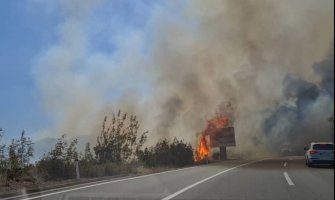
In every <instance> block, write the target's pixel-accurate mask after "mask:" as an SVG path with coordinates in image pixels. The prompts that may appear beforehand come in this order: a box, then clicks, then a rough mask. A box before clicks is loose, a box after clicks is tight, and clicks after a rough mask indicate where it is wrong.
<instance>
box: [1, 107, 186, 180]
mask: <svg viewBox="0 0 335 200" xmlns="http://www.w3.org/2000/svg"><path fill="white" fill-rule="evenodd" d="M139 129H140V124H139V122H138V120H137V118H136V116H135V115H128V114H127V113H122V112H121V111H118V112H117V113H116V114H113V115H112V117H111V119H110V120H109V119H108V118H107V117H105V118H104V120H103V123H102V128H101V132H100V133H99V135H98V136H97V141H96V143H95V146H93V147H92V145H91V144H90V143H87V144H86V145H85V149H84V151H83V152H79V151H78V147H77V146H78V142H79V141H78V139H76V138H75V139H69V138H67V136H66V135H62V136H61V137H60V138H58V140H57V142H56V144H54V146H53V147H52V148H51V149H50V151H49V152H46V153H45V154H44V155H43V156H42V157H41V158H40V159H39V160H38V161H36V162H35V164H32V162H31V159H32V158H33V156H34V148H33V145H34V143H33V142H32V141H31V139H30V138H27V137H26V134H25V132H24V131H23V132H22V133H21V137H20V138H19V139H17V140H15V139H13V140H12V142H11V143H10V144H8V145H7V144H4V142H3V141H2V140H1V139H2V136H3V134H4V131H3V130H2V129H0V179H1V182H2V183H5V184H7V186H8V185H9V184H10V182H13V181H14V182H20V181H22V180H24V181H31V182H34V183H35V182H38V181H48V180H65V179H74V178H76V165H75V164H76V162H78V163H79V171H80V177H81V178H91V177H102V176H111V175H117V174H136V173H141V169H142V170H143V169H145V168H148V169H149V168H157V167H182V166H189V165H192V164H193V149H192V146H191V145H190V144H187V143H185V142H184V141H183V140H178V139H177V138H174V139H173V140H172V141H169V140H167V139H164V140H161V141H159V142H157V143H156V144H155V145H153V146H151V147H148V146H147V147H145V146H144V145H145V143H146V141H147V133H148V132H147V131H145V132H139Z"/></svg>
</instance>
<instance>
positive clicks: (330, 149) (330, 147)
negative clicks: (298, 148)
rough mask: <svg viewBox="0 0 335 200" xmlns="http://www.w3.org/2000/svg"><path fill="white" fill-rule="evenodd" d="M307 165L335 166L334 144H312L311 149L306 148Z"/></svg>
mask: <svg viewBox="0 0 335 200" xmlns="http://www.w3.org/2000/svg"><path fill="white" fill-rule="evenodd" d="M305 150H306V154H305V158H306V165H307V166H309V167H311V166H312V165H315V164H328V165H332V166H334V143H331V142H312V143H311V145H310V147H309V148H305Z"/></svg>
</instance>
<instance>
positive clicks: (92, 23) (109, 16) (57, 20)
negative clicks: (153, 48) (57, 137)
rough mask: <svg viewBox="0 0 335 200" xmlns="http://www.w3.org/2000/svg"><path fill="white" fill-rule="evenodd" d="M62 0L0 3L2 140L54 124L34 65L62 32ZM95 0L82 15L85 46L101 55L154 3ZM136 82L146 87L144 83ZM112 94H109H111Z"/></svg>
mask: <svg viewBox="0 0 335 200" xmlns="http://www.w3.org/2000/svg"><path fill="white" fill-rule="evenodd" d="M91 2H92V1H91ZM93 2H94V1H93ZM96 2H99V1H96ZM61 4H66V1H43V0H33V1H21V0H13V1H1V3H0V27H1V31H0V43H1V45H0V91H1V94H2V98H0V127H1V128H2V129H3V130H4V131H5V139H6V140H8V139H10V138H16V137H18V136H19V135H20V133H21V131H22V130H25V131H26V132H27V134H28V136H30V137H34V136H35V135H38V134H39V133H40V132H41V131H42V132H43V130H44V129H47V128H48V127H49V126H52V124H53V123H55V120H56V119H55V118H53V117H52V116H50V113H48V112H47V111H46V110H45V109H44V105H43V100H42V98H41V93H40V91H39V90H38V88H37V86H36V78H35V77H34V65H35V63H36V60H37V59H38V58H39V56H40V55H41V54H43V53H44V52H45V51H46V50H47V49H48V48H50V46H52V45H53V43H55V42H57V41H58V40H60V38H61V37H62V36H61V35H60V34H59V32H58V26H60V25H61V24H62V23H63V21H64V20H65V19H64V18H66V17H67V16H66V15H68V13H66V12H67V11H66V10H65V9H62V8H61V7H62V6H64V5H61ZM97 4H98V5H96V8H95V10H94V13H93V14H91V15H90V16H89V19H86V23H87V27H86V29H87V31H88V34H89V36H87V37H89V38H90V41H89V44H88V47H87V51H90V52H99V53H100V54H101V55H104V54H112V53H113V51H114V50H115V48H116V45H115V43H116V42H117V40H118V38H119V39H122V38H121V37H124V36H125V35H126V34H128V33H129V34H131V33H132V32H134V31H141V29H143V27H144V25H145V24H146V21H147V20H148V15H149V14H150V9H151V7H153V6H154V5H153V4H154V3H153V2H152V1H146V0H145V1H133V2H126V1H109V2H106V1H105V2H103V1H101V3H100V2H99V3H97ZM65 6H66V5H65ZM88 6H95V5H88ZM64 10H65V11H64ZM111 33H113V34H111ZM145 48H146V47H143V51H146V49H145ZM141 87H142V88H143V90H148V86H147V85H143V86H141ZM117 93H118V92H117V91H116V92H114V93H113V94H110V95H109V97H110V98H111V99H115V98H117V96H118V94H117Z"/></svg>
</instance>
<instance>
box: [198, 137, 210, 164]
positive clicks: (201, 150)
mask: <svg viewBox="0 0 335 200" xmlns="http://www.w3.org/2000/svg"><path fill="white" fill-rule="evenodd" d="M209 152H210V148H209V145H208V144H207V139H206V136H205V135H203V134H201V135H200V142H199V145H198V147H197V150H196V157H195V160H196V161H199V160H203V159H205V158H206V157H208V155H209Z"/></svg>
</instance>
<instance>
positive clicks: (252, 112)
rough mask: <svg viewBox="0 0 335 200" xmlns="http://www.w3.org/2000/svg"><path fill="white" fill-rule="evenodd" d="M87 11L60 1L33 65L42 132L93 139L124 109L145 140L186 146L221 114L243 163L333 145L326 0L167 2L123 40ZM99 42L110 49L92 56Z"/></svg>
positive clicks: (123, 28)
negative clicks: (47, 42)
mask: <svg viewBox="0 0 335 200" xmlns="http://www.w3.org/2000/svg"><path fill="white" fill-rule="evenodd" d="M88 2H89V1H85V2H82V1H60V4H59V5H60V9H61V10H62V11H63V17H64V20H63V22H62V23H61V24H60V25H59V26H58V27H57V29H56V31H57V33H58V36H59V41H57V42H56V44H54V45H53V46H51V47H50V48H48V49H47V50H46V51H45V52H43V53H41V55H39V56H38V58H37V59H36V64H35V67H34V74H35V78H36V83H37V86H38V88H39V90H40V92H41V94H42V97H43V100H44V103H45V109H46V111H47V112H48V113H49V114H50V115H51V116H52V117H54V119H55V126H54V127H53V128H52V129H51V130H49V131H50V132H57V133H59V132H65V133H69V134H90V135H93V136H96V134H97V133H98V132H99V129H100V124H101V122H102V119H103V117H104V116H105V115H106V114H107V115H108V114H110V113H111V112H113V111H115V110H117V109H119V108H121V109H122V110H124V111H127V112H131V113H135V114H137V115H138V117H139V119H140V120H141V122H142V123H141V124H142V128H144V129H146V130H149V132H150V135H149V140H150V141H151V142H154V141H156V140H159V139H161V138H166V137H167V138H172V137H174V136H177V137H179V138H183V139H185V140H186V141H189V142H191V143H192V144H195V143H196V139H197V137H196V133H199V132H200V131H201V130H203V129H204V127H206V120H207V119H209V118H211V117H212V116H214V115H215V114H216V112H218V111H220V109H222V108H224V107H225V106H223V105H229V109H232V110H233V114H231V117H232V116H234V119H233V121H234V126H235V132H236V134H237V135H236V137H237V147H236V148H234V151H235V152H236V153H241V155H245V156H263V155H266V154H271V153H275V152H276V151H277V150H278V148H279V146H280V144H281V143H283V142H287V141H289V142H291V143H293V144H297V145H294V146H295V147H297V150H298V149H300V148H301V147H303V146H304V145H306V143H307V142H310V141H312V140H321V139H322V140H329V139H332V134H333V133H332V131H331V129H330V123H329V122H328V121H327V119H328V118H329V117H330V116H331V115H333V109H334V99H333V95H334V76H333V72H334V64H333V61H334V56H333V54H334V51H333V49H334V44H333V42H334V41H333V35H334V31H333V22H334V19H333V14H334V10H333V1H331V0H322V1H315V0H296V1H288V0H284V1H277V0H266V1H264V0H250V1H245V0H234V1H233V0H232V1H224V0H211V1H200V0H199V1H196V0H192V1H185V2H179V1H168V2H166V3H164V4H158V3H157V4H154V5H153V6H152V7H151V9H150V12H149V10H148V11H147V13H148V14H147V15H148V16H147V18H148V19H147V20H146V22H145V23H144V24H143V26H142V28H141V29H131V30H130V29H129V28H128V26H127V25H118V26H117V27H115V26H113V25H112V24H110V23H109V22H110V21H112V22H113V20H115V19H118V20H120V17H116V16H114V15H113V13H115V12H113V10H111V14H110V17H107V18H106V19H105V18H104V19H103V20H100V21H99V22H98V23H97V24H94V23H93V25H92V21H91V20H89V19H90V17H92V16H94V15H95V13H96V12H98V11H99V9H101V7H104V6H105V4H109V3H110V2H104V1H101V2H98V1H91V2H95V3H94V4H93V3H90V4H88ZM118 3H120V2H118ZM79 5H80V6H79ZM128 6H129V7H130V8H132V5H131V4H130V5H128ZM112 7H113V6H112ZM74 13H76V14H74ZM92 26H93V27H94V28H95V29H97V31H95V30H92V29H91V28H92ZM102 35H109V38H108V39H110V40H112V41H113V42H112V44H110V46H112V47H113V51H108V52H104V51H100V50H94V48H92V46H94V44H95V43H97V42H99V41H98V40H99V38H101V37H102ZM107 44H108V42H107ZM92 49H93V50H92ZM222 112H227V113H231V110H230V111H222ZM246 150H247V151H246ZM246 152H249V154H250V155H247V154H246Z"/></svg>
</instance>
